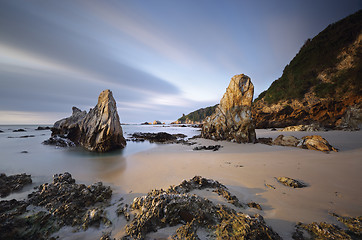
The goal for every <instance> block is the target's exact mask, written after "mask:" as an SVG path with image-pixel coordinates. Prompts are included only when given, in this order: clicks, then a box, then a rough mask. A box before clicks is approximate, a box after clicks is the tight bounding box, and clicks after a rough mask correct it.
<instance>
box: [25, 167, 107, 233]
mask: <svg viewBox="0 0 362 240" xmlns="http://www.w3.org/2000/svg"><path fill="white" fill-rule="evenodd" d="M111 196H112V190H111V188H110V187H106V186H103V184H102V183H101V182H99V183H95V184H92V185H89V186H86V185H84V184H76V183H75V180H74V179H73V178H72V176H71V174H70V173H67V172H66V173H64V174H56V175H54V176H53V182H52V183H45V184H42V185H40V186H39V188H38V191H36V192H33V193H31V194H29V197H28V198H29V203H31V204H33V205H35V206H43V207H45V208H46V209H47V210H48V211H49V212H50V213H52V215H53V216H54V217H56V219H57V221H58V222H59V224H60V225H61V226H62V225H70V226H74V225H82V227H83V228H84V229H86V228H88V226H91V225H94V224H96V225H97V224H99V223H100V221H103V222H104V223H108V221H109V220H108V219H106V218H105V216H104V214H103V210H102V209H101V208H92V209H89V207H91V206H93V205H94V204H96V203H106V202H107V201H108V200H109V199H110V198H111Z"/></svg>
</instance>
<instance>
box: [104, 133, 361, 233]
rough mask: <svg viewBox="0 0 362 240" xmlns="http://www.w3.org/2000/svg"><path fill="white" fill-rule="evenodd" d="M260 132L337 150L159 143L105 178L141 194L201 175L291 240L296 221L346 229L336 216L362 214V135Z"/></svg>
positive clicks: (210, 143) (211, 142)
mask: <svg viewBox="0 0 362 240" xmlns="http://www.w3.org/2000/svg"><path fill="white" fill-rule="evenodd" d="M256 132H257V137H273V138H275V137H277V136H278V135H280V134H284V135H293V136H296V137H302V136H306V135H311V134H318V135H321V136H323V137H324V138H326V139H327V140H328V141H329V142H330V144H331V145H332V146H334V147H336V148H338V149H339V152H331V153H324V152H319V151H313V150H306V149H299V148H293V147H282V146H268V145H264V144H238V143H232V142H225V141H218V142H215V141H212V140H206V139H197V140H196V142H197V144H201V145H215V144H220V145H221V146H222V148H221V149H220V150H219V151H217V152H213V151H207V150H204V151H193V150H192V149H193V147H194V146H184V145H179V144H177V145H176V144H173V145H159V146H158V147H157V148H153V149H151V150H147V151H144V152H141V153H137V154H135V155H132V156H129V157H128V158H127V159H126V165H127V166H126V168H127V170H126V171H125V169H124V168H122V169H114V171H113V172H111V173H108V174H107V175H106V176H104V179H105V180H107V181H108V182H111V183H113V184H114V185H116V186H119V189H120V190H121V192H124V193H130V192H131V193H133V194H134V193H136V194H137V195H138V193H139V194H140V195H142V194H145V193H147V192H148V191H150V190H151V189H154V188H157V189H159V188H167V187H168V186H169V185H177V184H179V183H181V182H182V181H183V180H184V179H190V178H192V177H193V176H196V175H200V176H202V177H205V178H210V179H214V180H217V181H219V182H221V183H222V184H224V185H226V186H227V187H228V188H229V190H230V191H231V192H232V193H233V194H234V195H236V196H237V197H238V198H239V199H240V200H241V201H242V202H250V201H255V202H257V203H259V204H260V205H261V207H262V208H263V210H262V211H260V210H256V209H245V210H242V212H244V213H249V214H255V213H259V214H261V215H262V216H263V217H264V218H265V221H266V223H267V224H269V225H270V226H271V227H272V228H273V229H274V230H275V231H276V232H278V234H279V235H280V236H281V237H283V238H284V239H291V235H292V232H293V231H294V226H295V225H296V224H297V223H298V222H303V223H312V222H328V223H334V224H337V225H340V223H338V221H337V220H336V219H335V218H334V217H333V216H331V215H330V213H337V214H339V215H343V216H351V217H355V216H360V215H362V204H361V202H362V191H361V188H360V186H361V184H362V177H361V170H362V165H361V164H362V158H361V156H362V142H361V139H362V133H361V131H357V132H346V131H329V132H313V133H310V132H309V133H308V132H272V131H270V130H256ZM195 146H197V145H195ZM281 176H287V177H291V178H294V179H298V180H301V181H302V182H304V183H306V184H307V185H308V186H307V187H305V188H300V189H294V188H290V187H286V186H284V185H282V184H280V183H278V182H277V180H276V177H281ZM266 184H269V185H271V186H274V187H275V189H273V188H270V187H267V186H266ZM341 227H342V226H341Z"/></svg>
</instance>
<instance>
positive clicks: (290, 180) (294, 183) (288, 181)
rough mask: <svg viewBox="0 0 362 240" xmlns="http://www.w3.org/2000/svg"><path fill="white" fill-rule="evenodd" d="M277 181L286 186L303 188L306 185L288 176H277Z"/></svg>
mask: <svg viewBox="0 0 362 240" xmlns="http://www.w3.org/2000/svg"><path fill="white" fill-rule="evenodd" d="M277 180H278V182H280V183H281V184H283V185H285V186H287V187H292V188H303V187H306V186H307V185H306V184H304V183H302V182H300V181H298V180H295V179H293V178H289V177H278V178H277Z"/></svg>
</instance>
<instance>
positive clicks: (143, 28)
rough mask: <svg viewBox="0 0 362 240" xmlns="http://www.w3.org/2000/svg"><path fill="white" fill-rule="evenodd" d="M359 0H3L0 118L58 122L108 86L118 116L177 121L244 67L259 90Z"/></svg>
mask: <svg viewBox="0 0 362 240" xmlns="http://www.w3.org/2000/svg"><path fill="white" fill-rule="evenodd" d="M361 8H362V1H361V0H345V1H340V0H339V1H334V0H323V1H322V0H293V1H286V0H285V1H278V0H264V1H262V0H255V1H247V0H236V1H232V0H182V1H181V0H179V1H177V0H144V1H141V0H117V1H111V0H103V1H101V0H99V1H93V0H62V1H55V0H30V1H29V0H7V1H4V0H0V124H53V123H54V122H55V121H57V120H59V119H61V118H64V117H68V116H70V115H71V112H72V106H77V107H78V108H80V109H82V110H87V111H88V110H89V109H90V108H92V107H94V106H95V105H96V104H97V99H98V95H99V93H100V92H102V91H103V90H105V89H110V90H111V91H112V92H113V96H114V98H115V99H116V101H117V108H118V114H119V116H120V119H121V122H122V123H141V122H145V121H148V122H153V121H154V120H161V121H163V122H171V121H174V120H177V119H178V118H179V117H181V116H182V114H183V113H185V114H187V113H189V112H192V111H194V110H196V109H198V108H201V107H208V106H211V105H215V104H216V103H219V101H220V99H221V98H222V96H223V94H224V92H225V89H226V88H227V86H228V84H229V82H230V79H231V77H232V76H234V75H236V74H241V73H243V74H246V75H248V76H249V77H250V78H251V80H252V82H253V84H254V98H255V97H257V96H258V95H259V94H260V93H261V92H262V91H264V90H266V89H267V88H268V87H269V86H270V84H271V83H272V82H273V81H274V80H276V79H278V78H279V77H280V76H281V75H282V72H283V69H284V67H285V66H286V65H287V64H288V63H289V62H290V61H291V60H292V58H293V57H294V56H295V55H296V54H297V52H298V51H299V49H300V48H301V46H302V45H303V43H304V42H305V41H306V40H307V39H308V38H313V37H314V36H315V35H317V34H318V33H319V32H320V31H322V30H323V29H324V28H326V27H327V26H328V25H329V24H331V23H333V22H336V21H338V20H340V19H342V18H344V17H346V16H348V15H350V14H352V13H354V12H356V11H357V10H359V9H361Z"/></svg>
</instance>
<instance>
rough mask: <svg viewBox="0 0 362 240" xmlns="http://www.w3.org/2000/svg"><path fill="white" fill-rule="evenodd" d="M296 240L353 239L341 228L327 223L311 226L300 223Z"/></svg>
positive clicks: (294, 235)
mask: <svg viewBox="0 0 362 240" xmlns="http://www.w3.org/2000/svg"><path fill="white" fill-rule="evenodd" d="M293 239H295V240H309V239H352V238H351V236H349V235H348V234H347V233H346V232H345V231H344V230H343V229H341V228H340V227H338V226H336V225H334V224H329V223H325V222H321V223H316V222H313V223H311V224H303V223H298V224H297V225H296V229H295V232H294V233H293Z"/></svg>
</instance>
